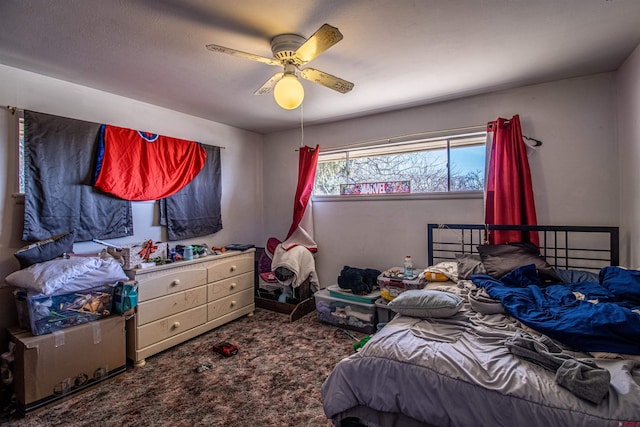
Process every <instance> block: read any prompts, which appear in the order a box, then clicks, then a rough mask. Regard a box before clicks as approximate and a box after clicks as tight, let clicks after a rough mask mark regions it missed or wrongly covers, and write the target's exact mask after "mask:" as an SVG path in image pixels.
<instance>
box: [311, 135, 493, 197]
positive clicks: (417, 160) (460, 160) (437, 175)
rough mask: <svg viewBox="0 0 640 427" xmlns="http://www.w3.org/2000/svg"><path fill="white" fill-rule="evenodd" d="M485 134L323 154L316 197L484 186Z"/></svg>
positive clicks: (316, 181) (427, 191) (472, 188)
mask: <svg viewBox="0 0 640 427" xmlns="http://www.w3.org/2000/svg"><path fill="white" fill-rule="evenodd" d="M485 138H486V133H485V132H478V133H474V134H466V135H453V136H449V137H444V138H443V137H439V138H433V139H423V140H419V141H411V142H402V143H394V144H386V145H377V146H369V147H356V148H350V149H339V150H333V151H332V150H328V151H327V152H324V153H323V152H322V151H321V152H320V156H319V158H318V168H317V171H316V179H315V185H314V191H313V194H314V195H340V194H342V195H354V194H360V195H361V194H369V195H370V194H391V193H393V194H398V193H442V192H455V191H475V190H482V189H483V185H484V168H485Z"/></svg>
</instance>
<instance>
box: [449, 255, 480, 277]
mask: <svg viewBox="0 0 640 427" xmlns="http://www.w3.org/2000/svg"><path fill="white" fill-rule="evenodd" d="M456 262H457V263H458V278H459V279H462V280H467V279H469V278H470V277H471V275H472V274H487V271H486V270H485V269H484V265H483V264H482V259H481V258H480V255H476V254H456Z"/></svg>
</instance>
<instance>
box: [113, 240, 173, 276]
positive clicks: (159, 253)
mask: <svg viewBox="0 0 640 427" xmlns="http://www.w3.org/2000/svg"><path fill="white" fill-rule="evenodd" d="M148 244H149V242H144V243H141V244H139V245H123V246H122V247H121V249H115V248H107V252H108V253H110V254H111V255H112V256H113V257H114V258H116V259H121V260H122V268H123V269H125V270H133V269H135V268H138V266H140V265H141V264H143V263H145V262H146V261H147V260H148V259H154V258H161V259H167V258H168V256H167V255H168V254H167V243H166V242H153V243H152V247H153V249H152V250H153V252H151V254H149V258H147V259H145V258H144V257H143V256H142V255H141V252H142V251H143V249H145V247H146V245H148ZM142 253H143V252H142Z"/></svg>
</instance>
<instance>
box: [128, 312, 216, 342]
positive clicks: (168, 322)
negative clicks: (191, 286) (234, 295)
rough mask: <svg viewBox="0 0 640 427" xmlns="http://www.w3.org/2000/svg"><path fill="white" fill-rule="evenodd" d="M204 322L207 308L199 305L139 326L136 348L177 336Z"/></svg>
mask: <svg viewBox="0 0 640 427" xmlns="http://www.w3.org/2000/svg"><path fill="white" fill-rule="evenodd" d="M206 321H207V306H206V305H201V306H199V307H196V308H192V309H191V310H187V311H184V312H182V313H178V314H176V315H173V316H168V317H165V318H164V319H161V320H156V321H155V322H151V323H147V324H146V325H143V326H139V327H138V328H137V330H136V333H137V334H138V337H137V343H138V348H144V347H147V346H149V345H151V344H154V343H157V342H159V341H162V340H164V339H167V338H169V337H172V336H174V335H178V334H180V333H182V332H185V331H188V330H189V329H191V328H195V327H196V326H199V325H202V324H204V323H205V322H206Z"/></svg>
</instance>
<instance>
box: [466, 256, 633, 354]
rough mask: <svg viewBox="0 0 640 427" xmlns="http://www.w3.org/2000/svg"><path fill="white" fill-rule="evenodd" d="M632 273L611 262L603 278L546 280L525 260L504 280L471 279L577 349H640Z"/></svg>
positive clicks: (514, 313)
mask: <svg viewBox="0 0 640 427" xmlns="http://www.w3.org/2000/svg"><path fill="white" fill-rule="evenodd" d="M631 273H632V271H630V270H626V269H623V268H620V267H612V266H609V267H605V268H603V269H602V270H601V273H600V283H595V282H577V283H561V284H557V285H544V284H542V283H541V282H540V279H539V278H538V274H537V272H536V268H535V266H533V265H526V266H523V267H520V268H518V269H515V270H513V271H512V272H510V273H509V274H507V275H506V276H504V277H503V278H501V279H500V280H497V279H494V278H492V277H491V276H487V275H473V276H471V280H472V281H473V283H475V284H476V285H477V286H478V287H482V288H484V289H485V290H486V291H487V293H488V294H489V295H490V296H491V297H492V298H495V299H498V300H500V301H501V302H502V305H503V306H504V308H505V310H506V311H507V313H509V314H510V315H511V316H513V317H515V318H517V319H518V320H520V321H521V322H523V323H524V324H526V325H527V326H529V327H531V328H533V329H535V330H536V331H538V332H541V333H544V334H545V335H547V336H549V337H551V338H553V339H556V340H559V341H561V342H562V343H564V344H567V345H569V346H571V347H572V348H574V349H576V350H580V351H589V352H590V351H608V352H617V353H626V354H640V282H638V283H634V281H633V280H632V278H631V277H630V276H631ZM618 283H622V284H621V285H619V284H618Z"/></svg>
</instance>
